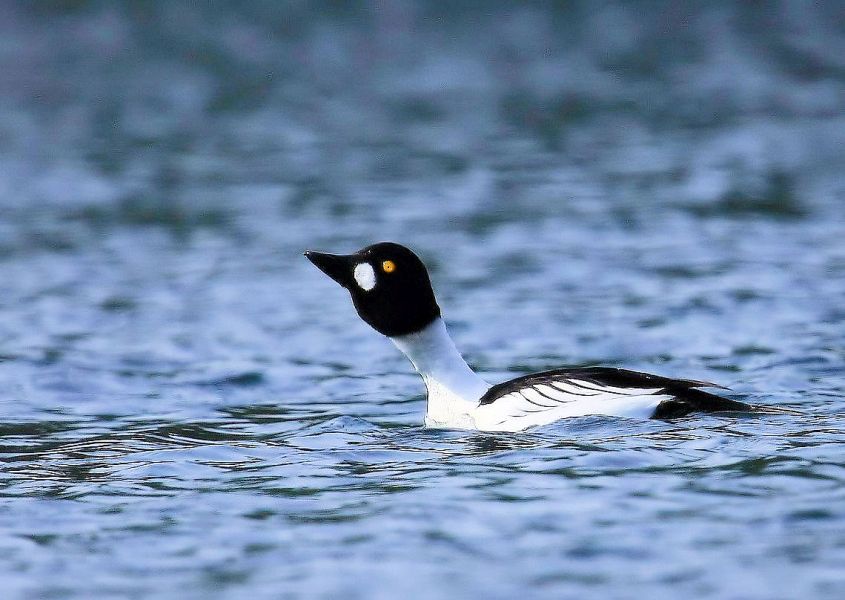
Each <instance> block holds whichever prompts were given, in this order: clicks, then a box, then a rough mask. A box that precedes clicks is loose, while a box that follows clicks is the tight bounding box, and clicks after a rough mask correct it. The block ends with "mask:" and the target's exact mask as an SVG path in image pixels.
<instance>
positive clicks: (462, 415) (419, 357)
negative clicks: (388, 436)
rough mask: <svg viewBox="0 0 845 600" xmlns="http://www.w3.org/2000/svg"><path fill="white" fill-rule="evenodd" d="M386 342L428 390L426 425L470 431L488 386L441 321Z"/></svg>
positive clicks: (435, 321)
mask: <svg viewBox="0 0 845 600" xmlns="http://www.w3.org/2000/svg"><path fill="white" fill-rule="evenodd" d="M390 339H391V341H392V342H393V343H394V344H396V347H397V348H399V349H400V350H401V351H402V353H403V354H404V355H405V356H407V357H408V359H409V360H410V361H411V362H412V363H413V364H414V368H415V369H416V370H417V372H418V373H419V374H420V375H421V376H422V378H423V381H424V382H425V386H426V388H427V389H428V406H427V409H426V417H425V420H426V425H429V426H437V425H440V426H449V427H456V426H457V427H460V426H464V427H470V428H472V427H474V424H473V422H472V413H473V411H474V410H475V408H476V407H477V406H478V400H479V398H481V396H483V395H484V392H486V391H487V390H488V389H489V387H490V385H489V384H488V383H487V382H485V381H484V380H483V379H481V378H480V377H479V376H478V375H476V374H475V373H474V372H473V370H472V369H471V368H470V367H469V365H468V364H466V362H465V361H464V359H463V357H462V356H461V355H460V353H459V352H458V350H457V348H455V343H454V342H453V341H452V338H450V337H449V332H448V331H446V324H445V323H444V322H443V319H441V318H439V317H438V318H437V319H435V320H434V321H432V322H431V323H430V324H429V325H427V326H426V327H425V328H424V329H422V330H420V331H418V332H416V333H410V334H408V335H402V336H397V337H392V338H390Z"/></svg>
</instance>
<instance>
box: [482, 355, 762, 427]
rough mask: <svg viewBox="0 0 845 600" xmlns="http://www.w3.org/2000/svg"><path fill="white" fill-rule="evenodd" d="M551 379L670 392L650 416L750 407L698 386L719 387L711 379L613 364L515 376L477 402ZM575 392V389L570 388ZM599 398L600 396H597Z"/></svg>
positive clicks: (576, 385) (587, 391) (587, 390)
mask: <svg viewBox="0 0 845 600" xmlns="http://www.w3.org/2000/svg"><path fill="white" fill-rule="evenodd" d="M553 382H561V383H566V384H569V385H571V386H572V387H573V388H580V387H582V386H581V385H579V382H586V383H591V384H593V385H595V386H598V387H599V388H600V387H604V386H610V387H615V388H626V389H629V390H636V389H643V390H654V389H657V390H658V391H655V392H650V394H652V395H669V396H672V398H671V399H668V400H664V401H663V402H661V403H660V404H659V405H658V406H657V408H656V409H655V411H654V414H653V415H652V418H655V419H672V418H676V417H681V416H684V415H687V414H689V413H691V412H722V411H750V410H753V408H752V407H751V405H749V404H746V403H744V402H739V401H737V400H730V399H728V398H723V397H722V396H717V395H716V394H711V393H709V392H705V391H703V390H700V389H698V388H701V387H719V388H721V387H722V386H719V385H716V384H714V383H709V382H706V381H694V380H690V379H671V378H669V377H662V376H660V375H652V374H650V373H641V372H639V371H629V370H627V369H617V368H612V367H583V368H569V369H567V368H564V369H554V370H551V371H542V372H540V373H532V374H530V375H524V376H522V377H517V378H515V379H511V380H509V381H505V382H502V383H499V384H496V385H494V386H493V387H491V388H490V389H489V390H488V391H487V393H485V394H484V395H483V396H482V397H481V399H480V400H479V406H484V405H486V404H492V403H493V402H495V401H496V400H498V399H499V398H502V397H504V396H506V395H508V394H510V393H512V392H519V391H520V390H524V389H527V388H531V387H532V386H537V385H542V384H545V385H550V384H552V383H553ZM583 389H584V392H583V395H584V396H591V395H595V392H596V389H595V388H592V387H586V388H583ZM573 395H575V396H577V395H578V393H577V392H573ZM598 401H600V400H598Z"/></svg>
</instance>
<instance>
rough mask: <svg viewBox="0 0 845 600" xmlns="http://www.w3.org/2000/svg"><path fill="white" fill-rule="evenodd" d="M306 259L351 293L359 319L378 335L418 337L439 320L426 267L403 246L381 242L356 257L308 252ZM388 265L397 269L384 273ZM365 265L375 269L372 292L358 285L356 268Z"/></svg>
mask: <svg viewBox="0 0 845 600" xmlns="http://www.w3.org/2000/svg"><path fill="white" fill-rule="evenodd" d="M305 256H306V257H307V258H308V260H310V261H311V262H312V263H314V265H315V266H316V267H317V268H319V269H320V270H321V271H323V272H324V273H325V274H326V275H328V276H329V277H331V278H332V279H334V280H335V281H336V282H337V283H339V284H340V285H342V286H343V287H344V288H346V289H347V290H348V291H349V294H350V295H351V296H352V303H353V304H354V305H355V310H357V311H358V315H359V316H360V317H361V318H362V319H363V320H364V321H365V322H366V323H367V324H369V325H370V326H371V327H372V328H373V329H375V330H376V331H378V332H379V333H382V334H384V335H386V336H389V337H393V336H400V335H407V334H409V333H416V332H417V331H420V330H421V329H423V328H424V327H425V326H426V325H428V324H429V323H431V322H432V321H433V320H434V319H436V318H437V317H439V316H440V307H439V306H438V305H437V300H435V298H434V290H433V289H432V287H431V280H430V279H429V277H428V271H427V270H426V268H425V265H424V264H423V262H422V261H421V260H420V259H419V257H418V256H417V255H416V254H414V253H413V252H411V251H410V250H409V249H408V248H405V247H404V246H401V245H399V244H395V243H393V242H380V243H378V244H373V245H372V246H367V247H366V248H363V249H361V250H359V251H358V252H355V253H354V254H325V253H322V252H313V251H309V252H306V253H305ZM385 261H390V262H392V263H393V265H394V267H393V270H392V271H391V272H389V273H388V272H385V271H384V269H383V264H384V262H385ZM362 263H366V264H369V265H370V266H371V267H372V268H373V272H374V275H375V285H374V287H373V288H372V289H370V290H365V289H363V288H361V286H360V285H358V284H357V283H356V281H355V277H354V271H355V267H356V265H360V264H362Z"/></svg>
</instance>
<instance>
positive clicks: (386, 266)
mask: <svg viewBox="0 0 845 600" xmlns="http://www.w3.org/2000/svg"><path fill="white" fill-rule="evenodd" d="M381 269H382V271H384V272H385V273H393V271H395V270H396V263H394V262H393V261H392V260H386V261H384V262H383V263H381Z"/></svg>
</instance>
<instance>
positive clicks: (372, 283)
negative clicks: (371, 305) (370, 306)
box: [354, 263, 376, 292]
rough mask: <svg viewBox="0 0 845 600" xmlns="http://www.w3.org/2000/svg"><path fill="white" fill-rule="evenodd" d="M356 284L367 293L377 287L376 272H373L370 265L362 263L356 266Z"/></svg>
mask: <svg viewBox="0 0 845 600" xmlns="http://www.w3.org/2000/svg"><path fill="white" fill-rule="evenodd" d="M354 275H355V283H357V284H358V287H360V288H361V289H362V290H364V291H365V292H369V291H370V290H371V289H373V288H374V287H376V272H375V271H373V267H372V265H370V263H360V264H358V265H355V273H354Z"/></svg>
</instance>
